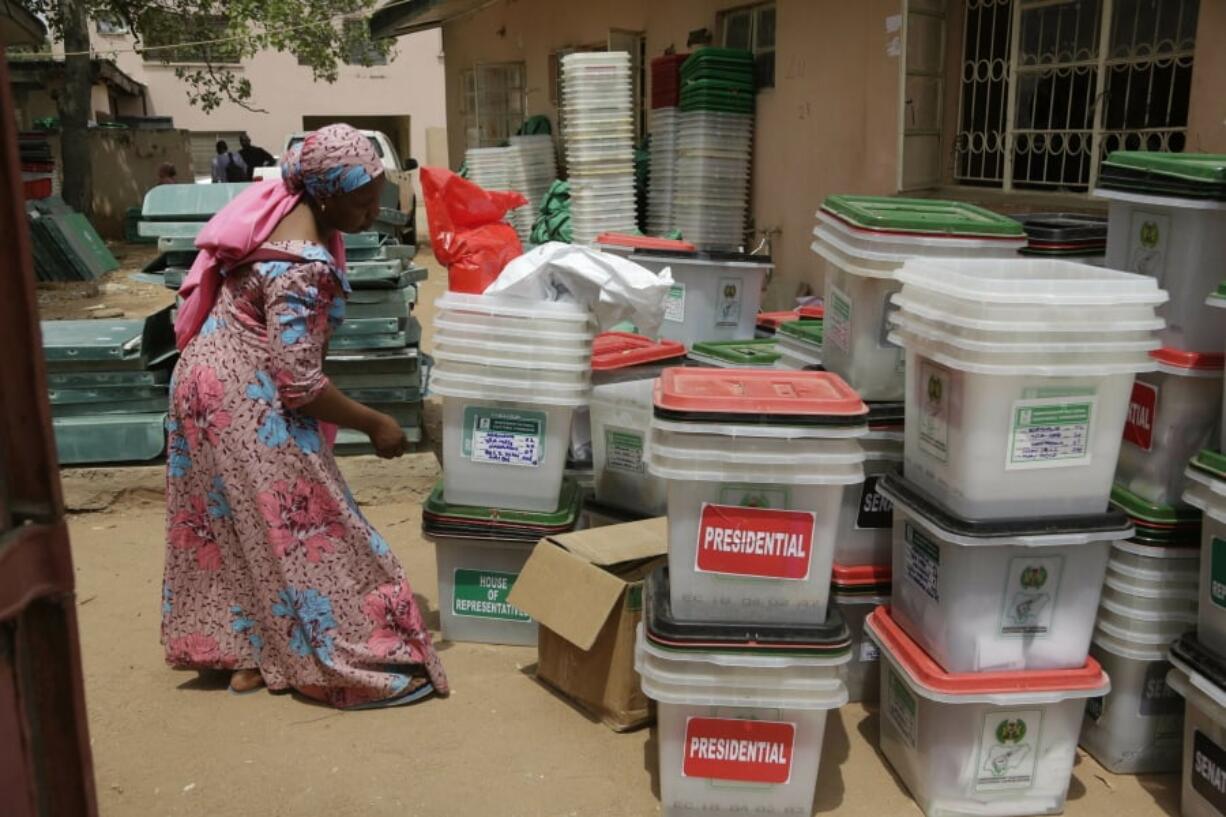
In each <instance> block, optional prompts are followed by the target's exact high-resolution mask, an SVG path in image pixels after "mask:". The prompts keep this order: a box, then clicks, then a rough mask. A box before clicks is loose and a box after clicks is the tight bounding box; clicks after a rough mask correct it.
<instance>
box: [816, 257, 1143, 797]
mask: <svg viewBox="0 0 1226 817" xmlns="http://www.w3.org/2000/svg"><path fill="white" fill-rule="evenodd" d="M895 275H896V277H897V279H898V281H900V282H901V283H902V290H901V291H900V293H899V294H897V295H896V296H895V298H894V302H895V303H896V304H898V305H899V307H900V309H899V310H898V312H896V313H895V314H893V315H891V317H890V320H891V323H892V325H893V327H894V328H893V331H892V332H891V333H890V334H889V340H890V341H892V342H895V343H898V344H899V345H900V346H902V348H903V350H904V353H905V371H906V389H905V392H904V400H905V415H906V427H905V434H904V443H903V473H904V474H905V475H906V478H905V479H903V478H902V477H899V476H897V475H894V474H890V475H887V476H885V477H884V478H883V479H882V480H881V481H880V482H879V484H878V486H877V490H878V491H879V492H880V493H883V494H884V495H885V496H886V498H887V499H889V500H891V502H892V503H893V515H894V528H893V558H892V564H893V571H892V573H893V589H892V594H891V602H890V603H891V606H890V608H888V609H887V608H881V609H879V610H877V611H875V612H874V613H873V614H872V615H870V617H869V622H868V631H869V633H870V635H871V636H872V637H873V638H874V639H875V640H876V641H877V644H878V646H879V647H880V648H881V659H882V661H883V664H882V680H881V696H882V704H881V706H882V713H883V716H882V721H881V749H882V752H883V754H884V755H885V756H886V758H887V760H889V762H890V764H891V765H892V766H893V767H894V769H895V770H896V771H897V772H898V774H899V775H900V777H901V778H902V779H903V781H904V783H906V785H907V787H908V788H909V789H910V790H911V793H912V794H913V795H914V796H915V798H916V799H917V801H918V802H919V804H920V806H921V807H922V808H923V809H924V811H925V812H926V813H928V814H930V815H935V814H949V813H955V814H968V813H979V814H984V813H991V814H995V815H1029V814H1047V813H1055V812H1059V811H1061V810H1062V809H1063V807H1064V800H1065V797H1066V794H1067V790H1068V784H1069V779H1070V775H1071V772H1072V765H1073V761H1074V758H1075V756H1076V745H1077V741H1078V736H1079V733H1080V731H1081V728H1082V721H1083V716H1084V712H1085V705H1086V700H1087V699H1090V698H1099V697H1102V696H1103V695H1105V694H1106V693H1107V692H1108V691H1109V690H1110V681H1109V679H1108V676H1107V675H1106V674H1105V673H1104V672H1103V670H1102V667H1101V665H1100V664H1099V663H1098V661H1097V660H1095V659H1094V658H1091V657H1090V656H1089V651H1090V644H1091V639H1092V637H1093V634H1094V631H1095V623H1096V620H1097V618H1098V612H1099V599H1100V595H1101V591H1102V587H1103V582H1104V579H1105V578H1106V576H1107V573H1108V562H1109V560H1110V561H1113V562H1114V563H1119V564H1123V565H1126V566H1127V567H1135V568H1136V569H1137V570H1142V571H1144V570H1149V569H1151V567H1152V566H1151V565H1148V564H1146V563H1144V562H1137V561H1134V555H1135V554H1132V553H1130V552H1128V551H1127V550H1126V549H1125V546H1124V545H1123V544H1119V546H1118V547H1115V550H1114V551H1113V546H1115V545H1117V543H1123V542H1124V540H1127V539H1129V538H1131V537H1132V536H1133V535H1134V529H1133V526H1132V522H1131V520H1130V519H1129V517H1128V516H1127V515H1126V514H1124V513H1122V512H1120V511H1118V510H1109V505H1108V500H1109V497H1110V493H1111V488H1112V478H1113V476H1114V472H1115V465H1116V459H1117V457H1118V453H1119V446H1120V436H1121V434H1122V432H1123V427H1124V423H1125V419H1126V416H1127V412H1128V402H1129V395H1130V394H1131V390H1132V382H1133V379H1134V376H1135V375H1136V373H1138V372H1144V371H1152V370H1154V369H1156V361H1154V360H1153V358H1152V357H1150V354H1149V353H1150V352H1151V351H1153V349H1154V348H1155V347H1156V346H1157V345H1158V343H1159V342H1158V340H1157V338H1156V337H1155V336H1154V331H1155V309H1156V307H1157V306H1159V305H1160V304H1162V303H1163V302H1164V301H1165V299H1166V295H1165V293H1164V292H1162V291H1161V290H1160V289H1159V288H1158V286H1157V283H1156V282H1155V281H1154V280H1153V279H1151V278H1147V277H1144V276H1138V275H1132V274H1129V273H1123V272H1116V271H1113V270H1105V269H1101V268H1098V267H1092V266H1089V265H1083V264H1075V263H1072V262H1067V261H1055V260H1046V259H1032V260H1026V259H1017V260H992V259H983V260H959V259H911V260H908V261H907V262H906V263H905V264H904V265H903V266H902V267H901V268H900V269H898V270H897V272H896V273H895ZM829 311H830V305H827V315H828V316H829ZM827 320H829V317H828V318H827ZM827 332H829V329H827ZM1144 555H1147V554H1142V556H1144Z"/></svg>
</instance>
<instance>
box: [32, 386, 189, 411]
mask: <svg viewBox="0 0 1226 817" xmlns="http://www.w3.org/2000/svg"><path fill="white" fill-rule="evenodd" d="M165 396H166V386H129V385H123V384H114V385H105V386H93V387H82V386H68V387H64V386H61V387H58V388H57V387H55V386H52V387H51V388H49V389H48V390H47V398H48V400H49V401H50V402H51V405H53V406H69V405H76V404H81V405H87V406H88V405H91V404H94V403H115V402H120V401H124V400H153V399H155V398H158V397H163V398H164V397H165Z"/></svg>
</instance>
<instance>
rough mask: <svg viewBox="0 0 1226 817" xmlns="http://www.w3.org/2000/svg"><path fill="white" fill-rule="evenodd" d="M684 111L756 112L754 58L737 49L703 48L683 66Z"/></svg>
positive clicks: (746, 52)
mask: <svg viewBox="0 0 1226 817" xmlns="http://www.w3.org/2000/svg"><path fill="white" fill-rule="evenodd" d="M681 110H682V111H697V110H702V111H723V112H726V113H744V114H752V113H753V111H754V64H753V54H751V53H750V52H748V51H741V50H738V49H734V48H701V49H699V50H698V51H695V52H694V53H693V54H691V55H690V57H689V59H687V60H686V61H685V62H684V63H683V64H682V66H681Z"/></svg>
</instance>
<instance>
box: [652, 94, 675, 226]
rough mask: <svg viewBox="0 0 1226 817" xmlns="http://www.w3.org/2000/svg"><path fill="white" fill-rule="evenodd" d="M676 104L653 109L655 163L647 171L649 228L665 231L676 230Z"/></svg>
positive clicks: (653, 153) (653, 152)
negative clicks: (674, 212)
mask: <svg viewBox="0 0 1226 817" xmlns="http://www.w3.org/2000/svg"><path fill="white" fill-rule="evenodd" d="M679 120H680V115H679V113H678V112H677V109H676V108H653V109H652V111H651V164H650V169H649V171H648V175H647V232H648V233H649V234H650V235H665V234H667V233H670V232H672V231H673V228H674V224H673V199H674V197H675V191H676V175H677V128H678V125H679Z"/></svg>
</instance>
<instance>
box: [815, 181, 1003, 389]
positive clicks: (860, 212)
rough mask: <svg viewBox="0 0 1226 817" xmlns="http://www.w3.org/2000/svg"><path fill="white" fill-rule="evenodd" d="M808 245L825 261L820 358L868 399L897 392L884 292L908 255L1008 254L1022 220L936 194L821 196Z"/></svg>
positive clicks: (896, 356) (891, 288)
mask: <svg viewBox="0 0 1226 817" xmlns="http://www.w3.org/2000/svg"><path fill="white" fill-rule="evenodd" d="M813 235H814V239H815V240H814V241H813V243H812V244H811V245H810V246H811V249H812V250H813V252H815V253H817V254H818V255H819V256H821V257H822V258H823V259H824V260H825V261H826V297H825V307H826V315H825V320H826V326H825V334H824V335H823V338H822V363H823V365H824V366H825V367H826V368H827V369H828V370H829V371H832V372H835V373H837V374H839V375H841V376H842V377H843V379H845V380H846V381H847V382H848V383H850V384H851V385H852V386H853V387H854V388H855V389H856V390H857V391H859V392H860V395H861V396H862V397H863V398H864V399H865V400H869V401H873V400H900V399H902V394H903V357H902V351H901V350H900V349H899V348H898V347H897V346H896V345H894V344H892V343H890V341H889V339H888V335H889V332H890V326H889V320H888V316H889V313H890V296H891V295H893V294H895V293H896V292H898V290H899V289H900V288H901V286H902V284H901V282H899V280H898V278H897V272H898V269H899V267H901V266H902V265H903V264H904V263H905V262H906V261H908V260H909V259H912V258H979V259H989V258H1011V257H1014V256H1016V255H1017V251H1018V250H1019V249H1021V248H1022V247H1024V246H1025V245H1026V235H1025V233H1024V232H1023V230H1022V226H1021V225H1020V224H1018V223H1017V222H1016V221H1013V220H1012V219H1009V218H1006V217H1004V216H1001V215H997V214H996V213H993V212H991V211H989V210H985V209H983V208H982V207H976V206H974V205H972V204H965V203H963V202H956V201H942V200H939V199H905V198H894V197H885V196H852V195H839V196H828V197H827V198H826V200H825V201H824V202H823V203H822V206H821V209H819V210H818V211H817V226H816V227H814V229H813Z"/></svg>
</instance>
